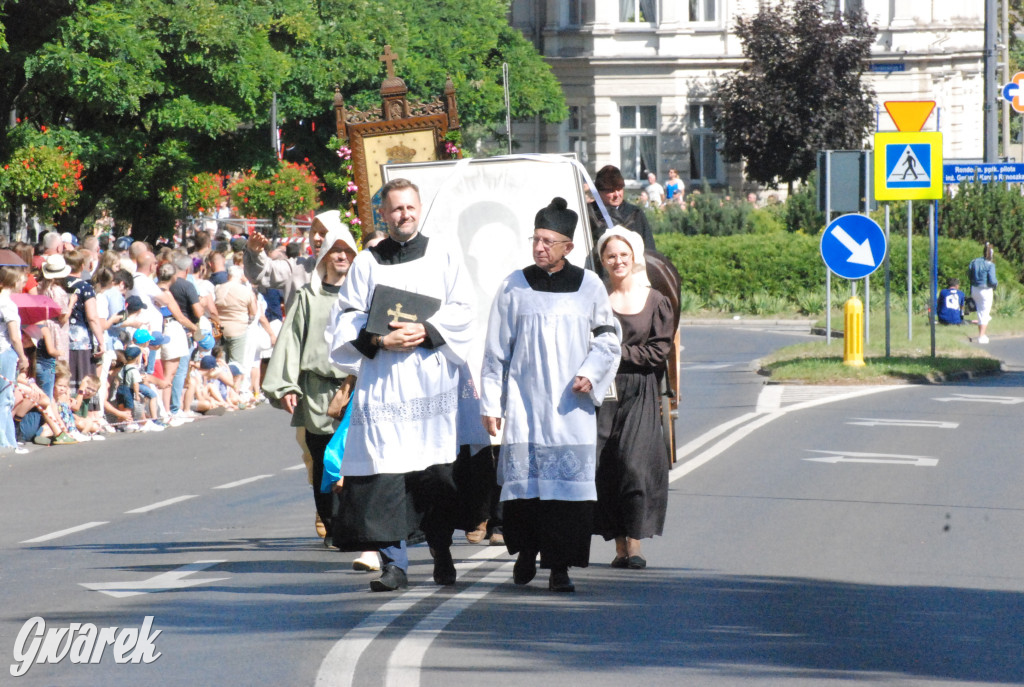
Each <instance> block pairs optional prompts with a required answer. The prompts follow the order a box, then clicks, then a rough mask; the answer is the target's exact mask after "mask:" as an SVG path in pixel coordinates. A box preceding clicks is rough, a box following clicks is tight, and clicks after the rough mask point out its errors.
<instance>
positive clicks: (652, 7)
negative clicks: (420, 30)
mask: <svg viewBox="0 0 1024 687" xmlns="http://www.w3.org/2000/svg"><path fill="white" fill-rule="evenodd" d="M785 1H786V0H513V2H512V5H511V9H510V13H509V19H510V22H511V23H512V25H513V26H515V27H516V28H518V29H519V30H521V31H522V32H523V33H524V35H526V36H527V38H529V39H530V40H532V41H533V42H534V44H535V45H536V46H537V49H538V50H539V51H540V53H541V54H542V55H543V56H544V58H545V60H546V61H547V62H548V64H550V65H551V67H552V69H553V71H554V73H555V76H556V77H557V78H558V80H559V81H560V83H561V84H562V89H563V92H564V93H565V97H566V101H567V104H568V106H569V112H570V115H569V118H568V119H567V120H566V121H565V122H562V123H561V124H558V125H546V124H542V123H539V122H533V123H520V124H517V125H516V126H515V127H514V128H513V136H514V139H515V140H516V141H517V142H518V144H519V146H520V147H519V149H520V150H524V151H530V152H546V153H553V152H565V151H575V152H576V153H577V154H578V155H579V156H580V158H581V159H582V160H583V161H584V162H585V164H586V165H587V167H588V168H589V169H590V170H592V171H593V170H595V169H599V168H600V167H602V166H603V165H606V164H614V165H617V166H618V167H619V168H620V169H621V170H622V173H623V175H624V176H625V177H626V178H627V179H628V180H631V181H632V183H631V184H630V186H631V187H634V188H635V187H638V186H639V185H640V180H641V179H644V178H645V177H646V173H647V172H648V171H654V172H655V173H656V174H657V175H658V178H659V179H660V180H664V179H665V178H666V176H667V172H668V170H669V168H674V169H676V170H678V172H679V176H680V177H681V178H682V179H683V180H684V181H685V182H687V186H692V185H697V186H699V185H700V184H701V183H702V181H703V180H706V181H707V182H708V183H709V184H711V185H712V186H715V187H719V188H726V187H727V188H732V189H733V190H736V191H740V190H745V184H744V182H743V180H742V170H741V167H740V165H738V164H732V165H727V164H724V163H723V161H722V158H721V154H720V152H719V148H720V146H719V138H718V135H717V134H716V132H715V130H714V128H713V127H712V126H711V121H712V112H711V109H710V106H709V105H708V99H709V95H710V92H711V89H712V88H713V87H714V84H715V82H716V80H717V79H719V78H721V77H722V76H724V75H725V74H727V73H728V72H729V71H730V70H734V69H737V68H739V67H740V65H742V63H743V54H742V45H741V43H740V41H739V38H738V37H737V36H736V34H735V32H734V28H735V23H736V18H737V17H740V16H752V15H754V14H756V13H757V11H758V10H759V8H760V7H761V5H762V4H765V3H776V2H785ZM822 2H823V3H824V5H825V8H826V10H828V11H829V12H849V11H853V10H859V9H860V8H862V7H863V9H864V11H865V12H866V14H867V17H868V21H869V22H870V23H871V24H872V25H874V26H875V27H876V29H877V30H878V36H877V38H876V41H875V43H874V45H873V47H872V55H871V70H872V71H871V72H870V73H868V74H866V79H867V81H868V83H869V84H870V85H871V87H872V88H873V89H874V91H875V93H876V96H877V105H878V111H879V116H878V128H879V130H881V131H894V130H895V127H894V125H893V124H892V122H891V120H890V119H889V117H888V115H887V114H886V112H885V109H884V107H883V105H882V103H884V102H885V101H887V100H934V101H935V102H936V110H935V111H934V112H933V114H932V115H931V117H930V118H929V120H928V123H927V124H926V126H925V129H926V130H935V129H936V128H938V129H939V130H941V131H942V132H943V134H944V136H943V146H944V151H943V152H944V156H945V157H947V158H957V159H966V158H980V157H981V156H982V146H983V133H982V131H983V111H982V110H983V91H984V83H983V74H984V71H983V56H984V55H983V52H984V51H983V45H984V3H982V2H953V1H952V0H822ZM513 88H514V82H513ZM644 183H646V182H644Z"/></svg>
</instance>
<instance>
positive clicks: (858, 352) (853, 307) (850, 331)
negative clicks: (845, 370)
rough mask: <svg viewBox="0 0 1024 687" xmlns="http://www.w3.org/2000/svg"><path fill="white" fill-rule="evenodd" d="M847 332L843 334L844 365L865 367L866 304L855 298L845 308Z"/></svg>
mask: <svg viewBox="0 0 1024 687" xmlns="http://www.w3.org/2000/svg"><path fill="white" fill-rule="evenodd" d="M843 319H844V320H845V324H846V330H845V331H844V332H843V364H844V365H853V366H854V367H861V366H863V365H864V304H863V303H861V302H860V299H859V298H857V297H856V296H854V297H853V298H851V299H850V300H848V301H846V305H844V306H843Z"/></svg>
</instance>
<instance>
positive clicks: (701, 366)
mask: <svg viewBox="0 0 1024 687" xmlns="http://www.w3.org/2000/svg"><path fill="white" fill-rule="evenodd" d="M743 364H744V363H683V364H682V365H680V367H681V368H682V369H683V370H684V371H686V372H693V371H695V370H701V371H703V370H724V369H726V368H728V367H737V366H739V365H743Z"/></svg>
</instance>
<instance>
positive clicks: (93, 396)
mask: <svg viewBox="0 0 1024 687" xmlns="http://www.w3.org/2000/svg"><path fill="white" fill-rule="evenodd" d="M99 389H100V378H99V377H97V376H96V375H87V376H86V377H85V378H84V379H83V380H82V383H81V384H79V385H78V393H76V394H75V396H74V398H72V399H71V403H70V405H71V412H72V413H74V414H75V427H76V428H77V430H78V431H79V432H80V433H81V434H84V435H85V436H87V437H91V438H93V439H95V440H102V439H103V438H104V437H103V432H105V431H108V430H107V429H106V428H107V427H109V425H107V423H106V422H105V421H104V420H103V418H101V417H98V415H99V412H100V398H99V396H98V395H97V394H98V393H99ZM109 431H111V432H112V431H114V430H113V428H111V429H110V430H109Z"/></svg>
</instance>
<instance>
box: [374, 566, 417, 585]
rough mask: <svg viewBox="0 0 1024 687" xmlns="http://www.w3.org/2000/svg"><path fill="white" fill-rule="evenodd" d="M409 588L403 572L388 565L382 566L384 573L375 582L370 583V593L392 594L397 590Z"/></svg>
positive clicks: (396, 567)
mask: <svg viewBox="0 0 1024 687" xmlns="http://www.w3.org/2000/svg"><path fill="white" fill-rule="evenodd" d="M408 586H409V578H408V577H406V575H405V571H404V570H402V569H401V568H399V567H398V566H397V565H393V564H391V563H388V564H387V565H385V566H384V572H383V573H381V576H380V577H379V578H377V579H376V580H373V581H372V582H370V591H371V592H393V591H395V590H398V589H405V588H406V587H408Z"/></svg>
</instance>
